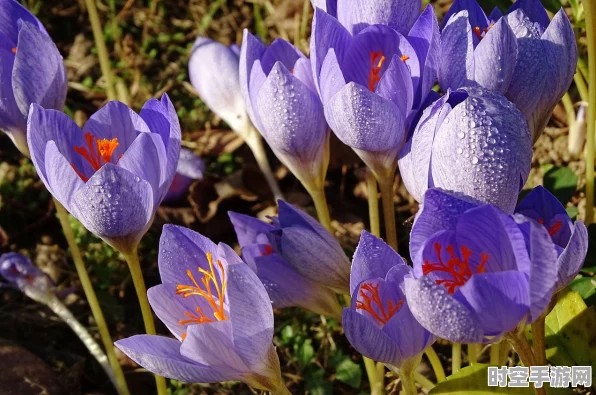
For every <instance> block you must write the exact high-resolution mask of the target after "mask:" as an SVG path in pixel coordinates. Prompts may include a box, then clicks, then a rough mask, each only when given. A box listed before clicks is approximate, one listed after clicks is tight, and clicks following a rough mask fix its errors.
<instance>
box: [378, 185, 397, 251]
mask: <svg viewBox="0 0 596 395" xmlns="http://www.w3.org/2000/svg"><path fill="white" fill-rule="evenodd" d="M377 181H378V182H379V187H380V189H381V199H382V200H383V216H384V219H385V239H386V241H387V244H389V245H390V246H391V247H392V248H393V249H394V250H395V251H398V248H397V228H396V226H395V205H394V203H393V176H391V177H387V178H386V179H384V180H377Z"/></svg>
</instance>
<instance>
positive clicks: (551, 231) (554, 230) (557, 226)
mask: <svg viewBox="0 0 596 395" xmlns="http://www.w3.org/2000/svg"><path fill="white" fill-rule="evenodd" d="M538 223H539V224H540V225H544V220H543V219H542V218H540V219H538ZM562 227H563V223H562V222H561V221H557V222H555V223H554V224H553V225H552V226H551V227H550V228H548V234H549V235H550V236H551V237H552V236H554V235H556V234H557V233H559V232H560V231H561V228H562Z"/></svg>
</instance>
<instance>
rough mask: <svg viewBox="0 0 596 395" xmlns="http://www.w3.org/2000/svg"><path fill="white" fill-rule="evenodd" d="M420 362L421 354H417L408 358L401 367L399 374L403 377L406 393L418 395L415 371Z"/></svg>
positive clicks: (407, 394)
mask: <svg viewBox="0 0 596 395" xmlns="http://www.w3.org/2000/svg"><path fill="white" fill-rule="evenodd" d="M420 355H422V354H420ZM419 364H420V356H416V357H413V358H410V359H408V360H406V361H405V362H404V363H403V364H402V365H401V367H400V368H399V371H398V374H399V378H400V379H401V386H402V388H403V390H404V392H405V393H406V395H418V390H417V389H416V381H415V380H414V372H415V371H416V368H417V367H418V365H419Z"/></svg>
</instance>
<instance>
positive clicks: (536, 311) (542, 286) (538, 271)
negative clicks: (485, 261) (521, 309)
mask: <svg viewBox="0 0 596 395" xmlns="http://www.w3.org/2000/svg"><path fill="white" fill-rule="evenodd" d="M515 220H516V221H517V222H518V226H519V228H520V230H521V231H522V233H523V235H524V238H525V241H526V249H527V251H528V252H527V253H528V256H529V258H530V262H531V266H530V268H529V269H528V270H523V271H524V272H525V273H526V274H527V275H528V276H529V283H530V287H529V289H530V316H529V322H534V321H535V320H536V319H538V317H540V315H541V314H542V313H543V312H544V310H545V309H546V307H547V306H548V304H549V303H550V300H551V298H552V295H553V291H554V287H555V282H556V281H557V253H556V251H555V245H554V244H553V242H552V240H551V238H550V236H549V234H548V232H547V231H546V229H545V228H544V226H542V225H540V224H539V223H538V222H536V221H534V220H531V219H528V218H524V217H523V216H519V214H518V215H516V216H515Z"/></svg>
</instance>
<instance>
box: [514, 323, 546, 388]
mask: <svg viewBox="0 0 596 395" xmlns="http://www.w3.org/2000/svg"><path fill="white" fill-rule="evenodd" d="M505 338H506V339H507V341H509V343H510V344H511V346H512V347H513V349H514V350H515V352H516V353H517V355H519V359H520V360H521V362H522V363H523V364H524V366H526V367H530V366H537V365H538V364H537V363H536V358H535V357H534V353H532V348H531V347H530V345H529V344H528V341H527V340H526V337H525V336H524V335H523V333H515V332H510V333H508V334H506V335H505ZM534 390H535V391H536V395H546V390H545V389H544V387H542V388H537V387H534Z"/></svg>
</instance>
